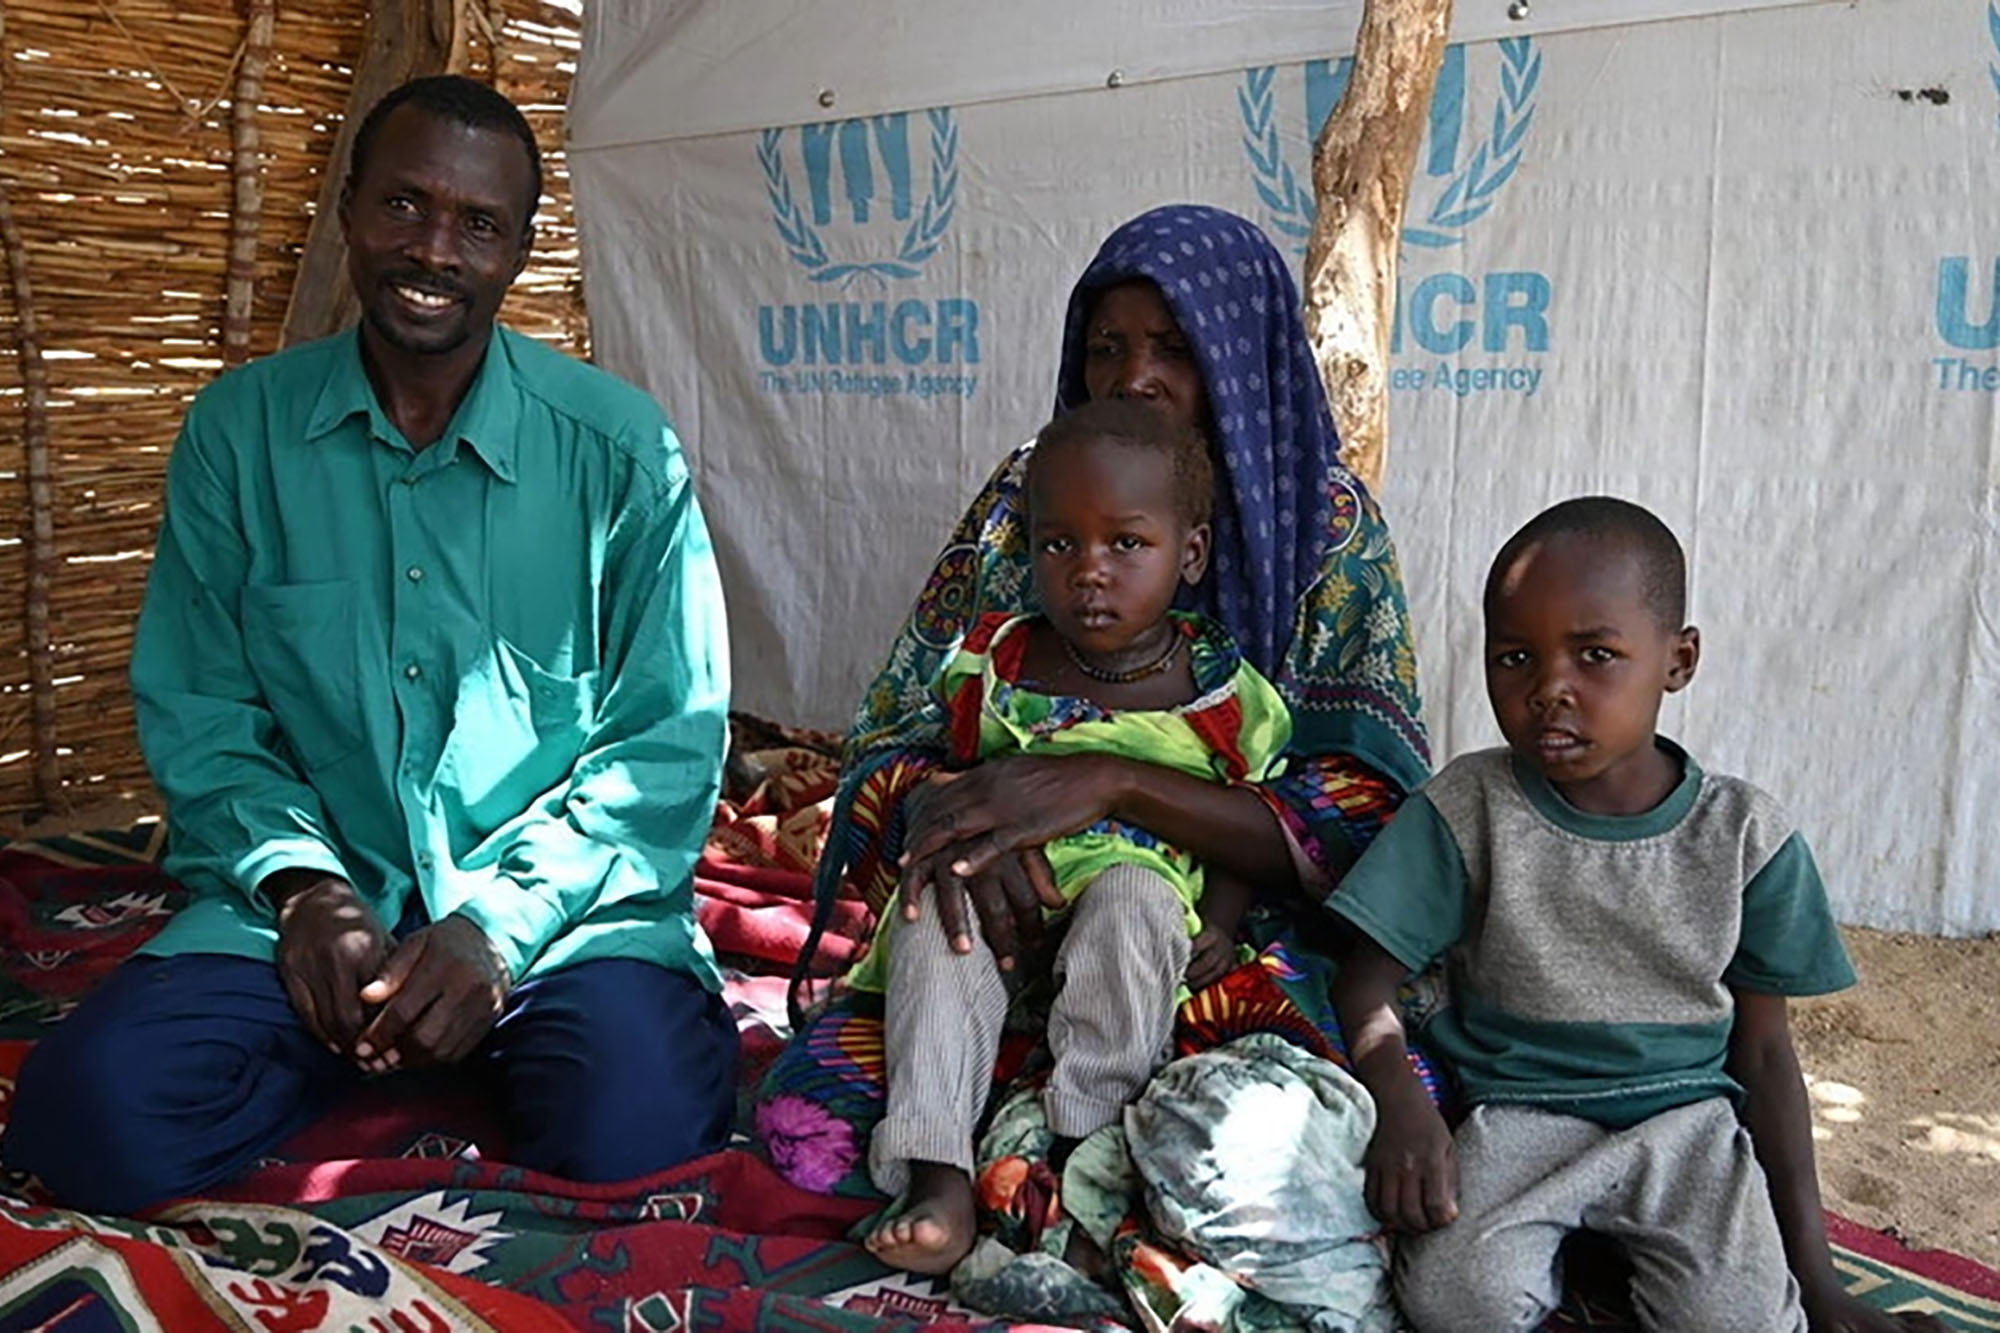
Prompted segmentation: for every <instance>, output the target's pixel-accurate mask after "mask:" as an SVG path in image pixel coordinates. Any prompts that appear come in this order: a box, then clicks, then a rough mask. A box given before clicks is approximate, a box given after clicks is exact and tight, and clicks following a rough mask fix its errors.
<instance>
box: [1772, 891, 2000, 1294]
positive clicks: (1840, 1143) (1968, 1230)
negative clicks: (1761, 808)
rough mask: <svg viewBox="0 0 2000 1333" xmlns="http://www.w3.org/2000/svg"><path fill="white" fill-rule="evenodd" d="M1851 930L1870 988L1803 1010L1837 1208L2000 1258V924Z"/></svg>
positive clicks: (1911, 1235) (1799, 1028)
mask: <svg viewBox="0 0 2000 1333" xmlns="http://www.w3.org/2000/svg"><path fill="white" fill-rule="evenodd" d="M1842 933H1843V935H1844V936H1845V937H1846V939H1847V947H1848V951H1849V952H1850V953H1851V954H1852V956H1853V958H1854V967H1855V970H1856V971H1857V972H1859V973H1860V974H1861V984H1860V985H1859V986H1857V987H1855V988H1854V989H1852V990H1850V991H1847V992H1845V993H1844V994H1841V995H1833V996H1827V997H1824V998H1822V999H1816V1000H1801V1001H1796V1002H1794V1004H1793V1006H1792V1035H1793V1040H1794V1042H1795V1044H1796V1045H1797V1047H1798V1052H1799V1063H1800V1065H1801V1066H1803V1067H1804V1069H1805V1071H1806V1081H1807V1084H1808V1087H1809V1090H1810V1093H1811V1096H1812V1101H1813V1126H1814V1129H1813V1133H1814V1137H1815V1139H1816V1140H1817V1145H1816V1146H1817V1151H1818V1153H1819V1176H1820V1189H1821V1192H1822V1194H1823V1195H1824V1196H1825V1200H1826V1206H1827V1207H1828V1208H1831V1209H1833V1210H1834V1211H1835V1212H1837V1213H1841V1214H1843V1215H1844V1216H1846V1217H1849V1218H1852V1219H1853V1220H1855V1221H1857V1222H1861V1223H1864V1224H1866V1225H1868V1226H1872V1227H1882V1228H1893V1229H1894V1230H1895V1232H1896V1233H1897V1234H1898V1235H1899V1236H1901V1237H1902V1238H1903V1240H1904V1243H1906V1244H1908V1245H1910V1246H1912V1247H1913V1248H1919V1249H1921V1248H1940V1249H1947V1250H1953V1251H1956V1252H1957V1253H1959V1254H1962V1255H1965V1256H1967V1257H1968V1258H1972V1259H1977V1260H1979V1261H1980V1262H1982V1263H1985V1264H1988V1265H1990V1266H1993V1267H1996V1268H2000V934H1996V935H1990V936H1987V937H1986V938H1984V939H1977V940H1937V939H1925V938H1922V937H1920V936H1915V935H1892V934H1888V933H1886V932H1883V931H1875V930H1846V931H1843V932H1842Z"/></svg>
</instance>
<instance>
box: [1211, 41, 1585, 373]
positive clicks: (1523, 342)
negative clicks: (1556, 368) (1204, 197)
mask: <svg viewBox="0 0 2000 1333" xmlns="http://www.w3.org/2000/svg"><path fill="white" fill-rule="evenodd" d="M1495 48H1496V49H1497V50H1498V52H1499V87H1498V89H1497V90H1496V91H1495V93H1494V97H1493V101H1492V103H1491V105H1490V106H1488V105H1486V104H1485V103H1484V102H1483V101H1482V102H1481V103H1479V104H1478V105H1477V106H1473V105H1472V99H1471V96H1470V93H1469V84H1470V80H1469V79H1468V76H1467V71H1466V64H1467V57H1466V48H1465V47H1464V46H1450V47H1447V48H1445V53H1444V57H1443V60H1442V62H1441V63H1440V65H1439V67H1438V78H1437V87H1436V90H1435V91H1434V92H1433V93H1432V96H1431V109H1430V117H1429V122H1428V124H1427V125H1426V126H1425V133H1424V141H1423V143H1422V145H1421V146H1420V148H1419V150H1418V155H1417V170H1416V177H1415V179H1414V180H1413V181H1412V182H1411V199H1410V207H1409V211H1408V213H1407V214H1406V215H1405V219H1404V223H1403V244H1404V245H1405V246H1406V247H1409V248H1410V250H1411V251H1413V252H1414V253H1406V254H1405V259H1406V260H1409V259H1414V258H1416V256H1417V254H1422V253H1426V252H1428V253H1429V254H1432V255H1435V256H1436V259H1435V260H1434V261H1433V262H1434V263H1444V264H1448V263H1449V261H1450V257H1451V252H1452V251H1454V250H1458V251H1460V252H1461V253H1462V251H1463V248H1464V242H1465V238H1466V235H1467V233H1468V232H1469V231H1470V230H1471V229H1472V228H1473V227H1474V226H1475V225H1476V224H1477V223H1479V222H1480V221H1481V220H1482V219H1484V218H1485V217H1486V216H1487V215H1488V214H1489V213H1490V212H1491V211H1492V209H1493V207H1494V205H1495V204H1497V203H1498V202H1499V201H1500V199H1501V197H1502V196H1503V194H1504V193H1505V191H1506V189H1507V187H1508V185H1509V184H1511V183H1512V182H1513V180H1514V179H1515V176H1516V175H1517V174H1518V173H1519V171H1520V169H1521V163H1522V160H1523V158H1524V157H1525V156H1526V154H1527V149H1528V138H1529V130H1530V128H1531V127H1532V126H1533V125H1534V120H1535V99H1536V96H1537V94H1538V92H1539V91H1540V88H1541V81H1542V56H1541V52H1540V50H1539V49H1538V48H1537V47H1536V46H1535V43H1534V40H1533V39H1532V38H1528V37H1517V38H1510V39H1508V40H1506V41H1503V42H1498V43H1496V44H1495ZM1353 72H1354V61H1353V58H1352V57H1342V58H1341V59H1339V60H1313V61H1308V62H1307V63H1306V64H1305V65H1304V66H1303V67H1301V69H1300V75H1299V78H1300V92H1301V93H1302V95H1303V102H1304V111H1305V116H1304V126H1305V131H1306V134H1305V137H1306V141H1307V142H1308V143H1311V142H1315V141H1317V140H1318V138H1319V133H1320V131H1321V130H1322V129H1323V128H1325V126H1326V122H1327V120H1328V118H1329V117H1331V116H1332V115H1333V111H1334V108H1335V107H1336V106H1338V105H1339V103H1340V98H1341V94H1343V93H1344V92H1346V91H1347V81H1348V79H1349V78H1350V77H1351V76H1352V75H1353ZM1284 75H1285V71H1283V70H1280V69H1279V68H1278V67H1276V66H1270V65H1267V66H1264V67H1262V68H1260V69H1251V70H1245V71H1244V74H1243V83H1242V85H1241V87H1240V88H1239V89H1238V91H1237V95H1236V104H1237V110H1238V111H1239V112H1240V113H1241V115H1242V118H1243V150H1244V153H1245V154H1246V155H1247V157H1248V158H1249V162H1250V169H1251V173H1252V177H1253V180H1254V182H1255V184H1256V187H1257V197H1258V198H1259V199H1260V200H1261V201H1262V203H1263V205H1264V221H1265V223H1266V224H1267V225H1268V226H1269V227H1270V229H1271V231H1272V232H1273V233H1274V234H1275V235H1277V236H1278V237H1280V238H1282V239H1284V240H1288V241H1290V242H1291V245H1292V249H1293V252H1294V253H1295V254H1298V255H1303V254H1304V253H1305V248H1306V241H1307V240H1308V239H1309V238H1310V237H1311V235H1312V228H1313V218H1314V215H1315V214H1316V212H1317V211H1318V210H1317V208H1316V207H1315V203H1314V200H1313V192H1312V184H1311V172H1310V171H1307V172H1305V173H1300V172H1299V171H1297V170H1295V169H1294V167H1293V165H1292V162H1291V160H1290V158H1289V157H1287V155H1286V144H1287V139H1288V136H1287V135H1285V134H1284V133H1283V132H1282V131H1283V125H1282V119H1283V118H1282V117H1281V116H1280V115H1279V110H1278V108H1279V105H1280V99H1279V89H1280V87H1281V86H1284V85H1285V84H1286V83H1287V79H1286V78H1285V77H1283V76H1284ZM1554 295H1555V292H1554V287H1553V285H1552V284H1551V283H1550V281H1549V278H1548V275H1547V274H1546V273H1540V272H1534V271H1518V272H1516V271H1510V272H1487V273H1468V272H1460V271H1455V270H1453V269H1451V268H1448V267H1447V268H1445V269H1443V270H1442V271H1437V272H1424V273H1418V272H1414V271H1406V272H1405V274H1404V276H1403V281H1402V284H1401V286H1400V287H1399V289H1398V291H1397V293H1396V307H1395V313H1394V319H1395V322H1394V324H1393V326H1392V328H1391V330H1390V340H1389V349H1390V351H1391V353H1392V354H1394V355H1396V356H1399V357H1400V356H1402V355H1403V353H1404V351H1405V345H1406V343H1414V344H1415V347H1414V349H1412V350H1416V351H1420V352H1425V353H1429V354H1430V355H1431V356H1432V357H1436V358H1443V357H1456V358H1458V361H1457V362H1453V361H1446V360H1441V359H1439V360H1427V361H1424V362H1422V363H1420V364H1416V365H1399V366H1397V367H1395V368H1394V369H1393V370H1392V371H1391V372H1390V376H1389V387H1390V389H1391V391H1393V392H1414V391H1418V390H1424V391H1436V392H1443V393H1449V394H1452V395H1455V396H1457V397H1460V398H1464V397H1467V396H1468V395H1472V394H1487V393H1514V394H1520V395H1521V396H1523V397H1525V398H1532V397H1534V396H1535V395H1536V394H1537V393H1538V392H1540V390H1541V388H1542V378H1543V376H1542V371H1543V368H1542V366H1541V365H1540V364H1539V363H1537V362H1534V361H1531V360H1528V359H1526V358H1525V357H1524V356H1523V355H1522V354H1524V353H1542V352H1546V351H1548V350H1549V308H1550V306H1551V304H1552V303H1553V300H1554ZM1482 355H1483V358H1484V359H1483V360H1482V359H1478V358H1481V357H1482Z"/></svg>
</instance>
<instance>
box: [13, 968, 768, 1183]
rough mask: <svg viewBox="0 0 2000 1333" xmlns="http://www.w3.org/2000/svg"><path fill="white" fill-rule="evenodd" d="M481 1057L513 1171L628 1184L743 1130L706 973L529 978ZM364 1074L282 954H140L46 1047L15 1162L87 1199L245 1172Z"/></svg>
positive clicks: (31, 1068) (35, 1059) (30, 1068)
mask: <svg viewBox="0 0 2000 1333" xmlns="http://www.w3.org/2000/svg"><path fill="white" fill-rule="evenodd" d="M464 1067H468V1072H470V1073H473V1074H486V1075H489V1076H490V1077H491V1079H492V1082H493V1086H494V1088H495V1089H496V1093H497V1095H498V1096H499V1097H500V1098H501V1099H502V1100H503V1102H504V1107H505V1111H506V1119H507V1125H508V1137H509V1144H510V1149H511V1151H510V1152H509V1153H508V1157H509V1159H510V1160H511V1161H512V1162H513V1163H514V1164H515V1165H518V1166H525V1167H529V1168H532V1169H534V1170H537V1171H544V1172H547V1173H549V1174H551V1175H557V1176H563V1177H566V1178H568V1179H571V1180H583V1181H612V1180H628V1179H631V1178H632V1177H635V1176H643V1175H649V1174H651V1173H652V1172H655V1171H660V1170H664V1169H665V1168H667V1167H670V1166H674V1165H677V1164H679V1163H681V1162H684V1161H687V1160H688V1159H689V1158H692V1157H699V1156H701V1155H702V1154H704V1153H708V1152H713V1151H715V1150H716V1149H718V1148H720V1147H721V1146H722V1145H723V1143H724V1142H725V1141H726V1140H727V1138H728V1136H729V1128H730V1123H731V1120H732V1117H733V1114H734V1110H735V1093H736V1028H735V1026H734V1024H733V1023H732V1022H731V1021H730V1017H729V1009H728V1006H727V1005H726V1004H724V1003H723V1001H722V997H721V996H719V995H714V994H711V993H710V992H708V991H706V990H704V989H703V988H702V986H701V983H700V982H698V981H696V980H694V979H693V978H692V977H689V976H686V975H685V974H683V973H679V972H670V971H668V970H667V969H666V968H663V967H656V966H654V965H652V964H651V963H644V962H639V961H637V960H633V959H624V958H616V959H602V960H598V961H595V962H588V963H579V964H577V965H575V966H573V967H568V968H563V969H561V970H559V971H556V972H552V973H550V974H548V975H547V976H538V977H533V978H530V979H529V980H528V981H526V982H524V983H522V984H521V985H519V986H516V987H515V988H514V991H513V993H512V994H511V995H509V996H508V998H507V1004H506V1009H505V1011H504V1012H503V1013H502V1015H501V1017H500V1020H499V1022H498V1023H496V1024H495V1025H494V1028H493V1031H492V1032H491V1033H490V1034H488V1036H487V1038H486V1041H485V1042H484V1043H483V1044H481V1046H480V1047H479V1049H478V1050H477V1051H476V1052H475V1053H474V1054H473V1055H472V1056H471V1057H470V1058H469V1059H468V1060H467V1061H466V1065H465V1066H464ZM362 1077H364V1076H363V1075H362V1073H361V1071H360V1070H358V1069H357V1068H356V1067H355V1066H354V1064H353V1063H352V1062H351V1061H349V1060H345V1059H342V1058H341V1057H339V1056H336V1055H334V1054H333V1053H332V1052H330V1051H328V1050H327V1049H326V1047H324V1046H322V1045H320V1044H319V1042H318V1041H317V1040H315V1039H314V1037H313V1036H312V1034H311V1033H309V1032H308V1031H306V1029H305V1027H304V1025H303V1024H301V1023H300V1022H299V1018H298V1015H297V1014H296V1013H295V1012H294V1011H293V1009H292V1004H291V1000H290V999H289V998H288V997H287V996H286V994H285V989H284V985H283V984H282V983H281V982H280V981H279V980H278V972H277V969H276V968H275V967H273V966H271V965H270V964H269V963H260V962H256V961H253V960H251V959H247V958H234V957H229V956H226V955H222V954H182V955H178V956H176V957H172V958H144V957H142V958H135V959H133V960H132V961H130V962H128V963H126V964H125V965H124V966H122V967H120V968H119V969H118V970H117V971H116V972H114V973H113V974H112V975H111V976H110V977H109V978H108V979H107V980H106V981H105V983H104V985H102V986H101V987H99V988H98V989H97V990H96V991H95V992H93V993H92V994H91V995H90V996H89V997H88V998H87V999H85V1000H84V1002H83V1003H82V1004H81V1005H79V1006H78V1007H77V1009H76V1011H75V1012H74V1013H72V1014H71V1015H70V1016H69V1017H68V1018H67V1019H66V1020H64V1021H63V1022H62V1023H61V1024H59V1025H58V1026H57V1027H56V1028H55V1029H54V1030H52V1031H51V1032H50V1033H49V1035H48V1036H47V1037H45V1038H43V1039H42V1040H41V1042H39V1043H38V1044H37V1045H36V1047H35V1049H34V1050H33V1051H32V1052H31V1053H30V1054H29V1056H28V1060H27V1062H26V1063H25V1064H24V1065H23V1066H22V1068H21V1074H20V1078H19V1080H18V1082H17V1084H16V1087H15V1090H14V1103H13V1108H12V1111H11V1113H10V1116H9V1124H8V1126H7V1133H6V1137H5V1139H4V1140H0V1159H4V1161H5V1163H6V1165H7V1166H8V1167H9V1168H10V1169H12V1170H18V1171H31V1172H33V1173H34V1174H35V1175H37V1176H39V1177H41V1179H42V1182H43V1183H44V1184H45V1185H47V1186H48V1187H49V1189H50V1190H51V1191H53V1192H54V1193H55V1194H56V1196H57V1197H58V1198H59V1199H61V1200H62V1201H63V1202H64V1203H66V1204H68V1205H70V1206H72V1207H76V1208H81V1209H84V1210H87V1211H90V1212H98V1213H113V1214H125V1213H134V1212H137V1211H139V1210H140V1209H143V1208H147V1207H150V1206H151V1205H153V1204H156V1203H160V1202H163V1201H165V1200H167V1199H172V1198H178V1197H181V1196H184V1195H190V1194H198V1193H200V1192H201V1191H203V1190H204V1189H206V1188H208V1187H209V1186H211V1185H214V1184H216V1183H218V1182H219V1181H222V1180H225V1179H227V1178H229V1177H230V1176H233V1175H235V1174H237V1173H238V1172H240V1171H243V1170H245V1169H246V1168H248V1167H250V1166H251V1165H253V1164H254V1163H255V1162H256V1161H257V1159H258V1158H259V1157H261V1156H264V1155H265V1154H267V1153H269V1152H270V1150H271V1149H273V1148H275V1147H277V1146H278V1145H279V1144H280V1143H282V1142H283V1141H284V1140H285V1139H287V1138H289V1137H291V1136H292V1135H293V1134H295V1133H297V1132H298V1131H299V1130H301V1129H303V1128H305V1127H306V1126H307V1125H308V1124H310V1123H311V1122H312V1121H314V1120H316V1119H317V1118H319V1117H320V1116H321V1115H323V1114H324V1113H325V1112H326V1111H327V1110H328V1109H329V1108H330V1107H332V1106H333V1104H334V1103H335V1102H336V1101H337V1100H338V1099H339V1098H340V1097H341V1096H342V1095H343V1094H344V1093H346V1092H348V1091H349V1090H350V1089H352V1088H353V1086H354V1084H355V1083H356V1081H357V1080H359V1079H360V1078H362ZM387 1077H388V1078H390V1079H396V1078H402V1077H409V1076H407V1075H398V1074H391V1075H388V1076H387Z"/></svg>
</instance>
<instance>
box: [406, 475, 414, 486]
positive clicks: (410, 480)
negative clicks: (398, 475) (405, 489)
mask: <svg viewBox="0 0 2000 1333" xmlns="http://www.w3.org/2000/svg"><path fill="white" fill-rule="evenodd" d="M403 484H404V485H405V486H414V485H416V484H417V479H416V477H415V476H408V477H405V478H403Z"/></svg>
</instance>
